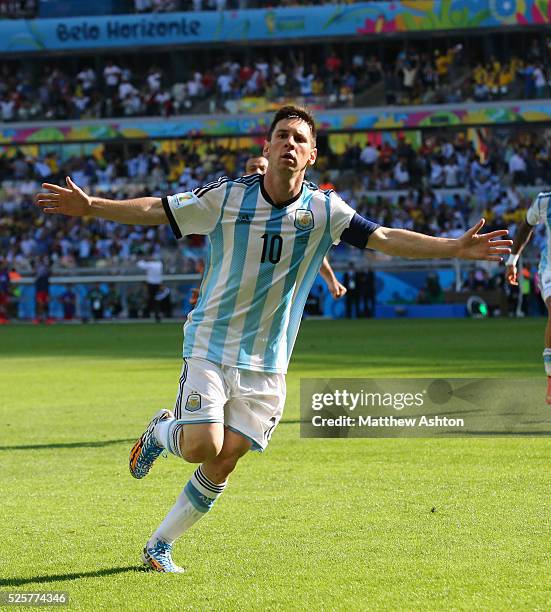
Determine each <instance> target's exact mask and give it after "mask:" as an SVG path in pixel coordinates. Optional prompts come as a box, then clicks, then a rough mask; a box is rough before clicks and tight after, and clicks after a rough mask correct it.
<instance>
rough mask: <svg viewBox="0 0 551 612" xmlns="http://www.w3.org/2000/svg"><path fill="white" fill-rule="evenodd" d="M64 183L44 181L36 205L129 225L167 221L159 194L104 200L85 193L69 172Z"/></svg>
mask: <svg viewBox="0 0 551 612" xmlns="http://www.w3.org/2000/svg"><path fill="white" fill-rule="evenodd" d="M66 183H67V186H66V187H60V186H59V185H52V184H51V183H43V184H42V188H43V189H44V190H46V191H44V192H41V193H38V194H37V195H36V197H35V202H36V204H37V206H40V208H42V210H43V211H44V212H45V213H47V214H58V215H68V216H70V217H85V216H90V217H99V218H101V219H107V220H109V221H117V222H119V223H127V224H130V225H162V224H163V223H168V219H167V216H166V214H165V211H164V209H163V204H162V202H161V198H153V197H150V198H135V199H133V200H105V199H102V198H95V197H92V196H90V195H88V194H87V193H85V192H84V191H83V190H82V189H81V188H80V187H79V186H78V185H77V184H76V183H75V182H73V180H72V179H71V177H69V176H68V177H67V178H66Z"/></svg>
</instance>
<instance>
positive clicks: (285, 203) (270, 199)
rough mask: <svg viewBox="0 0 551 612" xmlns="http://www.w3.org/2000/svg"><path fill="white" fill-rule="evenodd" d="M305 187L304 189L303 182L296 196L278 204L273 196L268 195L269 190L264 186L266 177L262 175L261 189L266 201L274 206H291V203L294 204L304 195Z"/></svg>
mask: <svg viewBox="0 0 551 612" xmlns="http://www.w3.org/2000/svg"><path fill="white" fill-rule="evenodd" d="M303 189H304V183H303V185H302V187H301V188H300V191H299V192H298V193H297V195H296V196H294V197H292V198H291V199H290V200H287V201H285V202H282V203H281V204H276V203H275V202H274V201H273V200H272V198H271V197H270V196H269V195H268V192H267V191H266V189H265V188H264V177H263V176H261V177H260V191H261V193H262V197H263V198H264V199H265V200H266V202H268V204H270V205H271V206H273V207H274V208H287V206H290V205H291V204H294V203H295V202H296V201H297V200H298V199H299V198H300V196H301V195H302V190H303Z"/></svg>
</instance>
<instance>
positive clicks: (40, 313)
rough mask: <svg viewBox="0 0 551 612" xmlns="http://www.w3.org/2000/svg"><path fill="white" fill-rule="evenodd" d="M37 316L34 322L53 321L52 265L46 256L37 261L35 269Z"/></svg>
mask: <svg viewBox="0 0 551 612" xmlns="http://www.w3.org/2000/svg"><path fill="white" fill-rule="evenodd" d="M34 274H35V279H34V290H35V308H36V310H35V318H34V320H33V323H35V324H38V323H41V322H42V323H52V322H53V321H52V319H50V315H49V308H50V265H49V261H48V257H47V256H44V257H42V258H41V259H39V260H38V261H37V262H36V267H35V270H34Z"/></svg>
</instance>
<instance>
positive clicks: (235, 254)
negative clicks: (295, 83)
mask: <svg viewBox="0 0 551 612" xmlns="http://www.w3.org/2000/svg"><path fill="white" fill-rule="evenodd" d="M163 205H164V208H165V212H166V214H167V217H168V219H169V221H170V225H171V227H172V230H173V232H174V234H175V236H176V237H177V238H181V237H182V236H183V235H187V234H204V235H206V236H207V237H208V256H207V261H206V262H205V274H204V277H203V281H202V283H201V288H200V292H199V298H198V301H197V304H196V306H195V308H194V309H193V311H192V312H191V313H190V315H189V317H188V320H187V322H186V324H185V326H184V357H202V358H204V359H208V360H210V361H213V362H215V363H219V364H224V365H229V366H235V367H238V368H243V369H247V370H256V371H263V372H275V373H285V372H286V371H287V366H288V363H289V359H290V356H291V351H292V350H293V346H294V344H295V339H296V336H297V332H298V328H299V324H300V320H301V317H302V312H303V309H304V305H305V303H306V299H307V297H308V293H309V291H310V288H311V286H312V284H313V282H314V280H315V278H316V275H317V274H318V271H319V269H320V266H321V263H322V260H323V257H324V256H325V255H326V253H327V251H328V250H329V249H330V247H331V245H332V244H333V243H336V242H338V241H339V239H340V237H341V234H342V233H343V231H344V230H346V229H347V228H348V227H349V225H350V222H351V220H352V218H353V217H355V216H357V215H355V211H354V210H353V209H352V208H350V206H348V205H347V204H345V202H343V200H341V198H339V197H338V196H337V194H336V193H335V192H333V191H329V192H325V191H321V190H320V189H318V188H317V187H316V185H314V184H313V183H308V182H304V183H303V186H302V190H301V192H300V193H299V194H298V196H297V197H295V198H293V199H292V200H291V201H289V202H286V203H285V204H283V205H278V206H276V205H274V204H273V203H272V201H271V199H270V196H269V195H268V194H267V193H266V191H265V189H264V185H263V178H262V177H261V176H260V175H257V174H255V175H250V176H245V177H242V178H238V179H235V180H230V179H228V178H226V177H223V178H221V179H219V180H218V181H217V182H215V183H211V184H208V185H206V186H204V187H202V188H198V189H195V190H194V191H193V192H186V193H179V194H176V195H172V196H168V197H167V198H164V199H163ZM371 225H372V227H371ZM371 225H370V226H369V230H366V231H367V232H368V233H369V232H370V231H373V229H375V228H376V227H377V226H376V224H371ZM349 231H350V230H349ZM343 238H344V237H343ZM366 241H367V238H364V244H365V242H366Z"/></svg>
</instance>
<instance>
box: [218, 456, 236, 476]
mask: <svg viewBox="0 0 551 612" xmlns="http://www.w3.org/2000/svg"><path fill="white" fill-rule="evenodd" d="M240 457H241V454H239V453H226V452H224V451H222V452H221V453H220V454H219V455H218V456H217V457H216V459H215V462H216V467H217V469H218V470H219V471H220V473H222V474H224V475H225V476H226V477H227V476H229V475H230V474H231V473H232V472H233V470H235V466H236V465H237V462H238V461H239V458H240Z"/></svg>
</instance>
